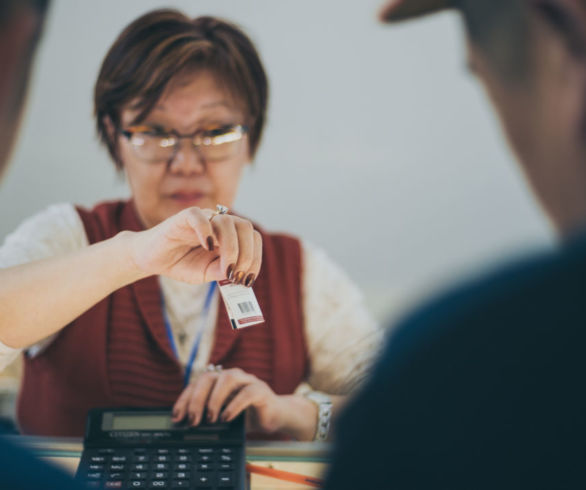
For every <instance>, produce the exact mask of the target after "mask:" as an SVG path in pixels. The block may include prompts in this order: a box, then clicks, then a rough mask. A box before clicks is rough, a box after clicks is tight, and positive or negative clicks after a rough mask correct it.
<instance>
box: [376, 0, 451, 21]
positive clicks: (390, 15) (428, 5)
mask: <svg viewBox="0 0 586 490" xmlns="http://www.w3.org/2000/svg"><path fill="white" fill-rule="evenodd" d="M453 3H454V2H453V0H391V1H389V2H387V4H386V5H385V6H384V7H383V9H382V10H381V12H380V18H381V20H382V21H384V22H398V21H400V20H405V19H411V18H413V17H419V16H421V15H426V14H431V13H433V12H437V11H438V10H444V9H448V8H450V7H452V6H453Z"/></svg>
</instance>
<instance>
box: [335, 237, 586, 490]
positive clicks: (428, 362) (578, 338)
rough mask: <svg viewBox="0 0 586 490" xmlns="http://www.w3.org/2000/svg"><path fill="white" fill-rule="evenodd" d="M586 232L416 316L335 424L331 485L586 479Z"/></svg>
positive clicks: (574, 484)
mask: <svg viewBox="0 0 586 490" xmlns="http://www.w3.org/2000/svg"><path fill="white" fill-rule="evenodd" d="M585 375H586V239H585V237H584V236H583V237H581V238H579V239H577V240H574V241H573V242H572V243H569V244H567V245H566V246H564V247H563V248H562V249H561V250H560V251H558V252H555V253H551V254H546V255H542V256H539V257H535V258H533V259H531V260H527V261H524V262H523V263H517V264H514V265H512V266H509V267H507V268H505V269H504V270H501V271H499V272H498V273H496V274H492V275H490V276H488V277H485V278H483V279H481V280H479V281H476V282H473V283H469V284H466V285H464V286H462V287H460V288H459V289H456V290H455V291H453V292H451V293H449V294H447V295H444V296H443V297H441V298H439V299H437V300H435V301H432V302H430V303H429V304H427V305H426V306H425V307H424V308H421V309H420V310H418V311H417V312H416V313H414V314H413V315H412V316H410V317H409V318H408V319H407V320H406V321H404V322H403V324H402V325H401V326H400V327H399V329H398V330H397V331H396V334H395V335H393V336H392V337H391V338H390V339H389V342H388V344H387V347H386V350H385V351H384V354H383V355H382V358H381V359H380V361H379V363H378V366H377V367H376V369H375V372H374V374H373V376H372V378H371V380H370V381H369V382H368V383H367V385H366V386H365V387H364V389H363V390H362V391H361V393H360V394H359V396H358V397H357V398H356V399H355V400H354V401H353V403H351V405H350V406H349V407H348V409H347V410H346V411H345V413H344V414H343V416H342V417H341V420H340V421H339V424H338V430H337V436H336V447H335V454H334V460H333V465H332V467H331V471H330V474H329V479H328V485H327V488H328V489H336V490H340V489H386V488H389V489H393V490H400V489H407V488H418V489H444V488H445V489H491V490H493V489H497V488H498V489H503V488H511V489H513V488H515V489H518V488H532V489H534V488H549V489H553V488H555V489H560V488H585V487H586V381H585Z"/></svg>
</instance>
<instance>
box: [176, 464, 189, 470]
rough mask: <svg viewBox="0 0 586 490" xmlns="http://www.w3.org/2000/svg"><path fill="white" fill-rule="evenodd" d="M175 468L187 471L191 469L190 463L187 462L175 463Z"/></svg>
mask: <svg viewBox="0 0 586 490" xmlns="http://www.w3.org/2000/svg"><path fill="white" fill-rule="evenodd" d="M175 469H176V470H179V471H185V470H188V469H189V465H188V464H186V463H179V464H176V465H175Z"/></svg>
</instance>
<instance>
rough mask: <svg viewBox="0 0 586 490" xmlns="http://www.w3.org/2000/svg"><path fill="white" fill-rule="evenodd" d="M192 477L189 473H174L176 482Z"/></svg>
mask: <svg viewBox="0 0 586 490" xmlns="http://www.w3.org/2000/svg"><path fill="white" fill-rule="evenodd" d="M190 476H191V474H190V473H189V472H188V471H178V472H177V473H173V478H175V479H176V480H187V479H189V478H190Z"/></svg>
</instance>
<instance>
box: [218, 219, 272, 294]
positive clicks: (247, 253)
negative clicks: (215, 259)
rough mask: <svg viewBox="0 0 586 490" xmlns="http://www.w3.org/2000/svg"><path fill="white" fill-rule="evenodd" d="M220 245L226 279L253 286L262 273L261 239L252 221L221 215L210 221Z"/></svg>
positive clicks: (222, 266)
mask: <svg viewBox="0 0 586 490" xmlns="http://www.w3.org/2000/svg"><path fill="white" fill-rule="evenodd" d="M211 224H212V227H213V229H214V232H215V235H216V237H217V238H218V242H219V244H220V250H219V251H220V262H221V268H222V270H224V271H226V277H227V278H228V279H230V280H232V281H233V282H234V283H236V284H244V285H247V286H250V285H251V284H252V283H253V282H254V280H255V279H256V277H257V276H258V273H259V271H260V265H261V261H262V238H261V235H260V233H259V232H258V231H256V230H255V229H254V227H253V226H252V223H250V221H247V220H244V219H242V218H238V217H236V216H230V215H227V214H221V215H217V216H214V217H213V219H212V220H211Z"/></svg>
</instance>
